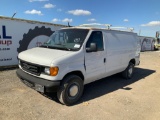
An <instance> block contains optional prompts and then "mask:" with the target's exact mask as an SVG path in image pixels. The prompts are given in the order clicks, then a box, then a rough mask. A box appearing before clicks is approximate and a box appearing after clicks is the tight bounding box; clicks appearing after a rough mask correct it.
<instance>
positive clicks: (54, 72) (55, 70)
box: [44, 67, 59, 76]
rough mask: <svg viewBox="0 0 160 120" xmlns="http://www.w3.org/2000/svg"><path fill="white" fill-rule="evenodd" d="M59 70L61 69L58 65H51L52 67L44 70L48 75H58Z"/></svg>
mask: <svg viewBox="0 0 160 120" xmlns="http://www.w3.org/2000/svg"><path fill="white" fill-rule="evenodd" d="M58 70H59V68H58V67H50V68H45V69H44V72H45V73H46V74H48V75H51V76H56V75H57V74H58Z"/></svg>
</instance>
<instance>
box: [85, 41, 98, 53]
mask: <svg viewBox="0 0 160 120" xmlns="http://www.w3.org/2000/svg"><path fill="white" fill-rule="evenodd" d="M96 51H97V44H96V43H91V44H90V47H89V48H86V52H96Z"/></svg>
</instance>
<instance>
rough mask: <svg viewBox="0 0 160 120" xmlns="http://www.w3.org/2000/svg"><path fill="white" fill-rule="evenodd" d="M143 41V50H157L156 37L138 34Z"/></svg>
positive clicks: (141, 41)
mask: <svg viewBox="0 0 160 120" xmlns="http://www.w3.org/2000/svg"><path fill="white" fill-rule="evenodd" d="M138 37H139V39H140V43H141V51H143V52H144V51H153V50H155V42H156V41H155V38H154V37H146V36H138Z"/></svg>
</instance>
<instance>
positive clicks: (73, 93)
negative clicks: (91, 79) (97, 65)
mask: <svg viewBox="0 0 160 120" xmlns="http://www.w3.org/2000/svg"><path fill="white" fill-rule="evenodd" d="M83 88H84V85H83V80H82V79H81V78H80V77H79V76H77V75H69V76H67V77H66V78H65V79H64V80H63V82H62V84H61V86H60V88H59V90H58V91H57V97H58V99H59V101H60V102H61V103H62V104H65V105H72V104H74V103H75V102H77V101H78V100H79V99H80V97H81V96H82V93H83Z"/></svg>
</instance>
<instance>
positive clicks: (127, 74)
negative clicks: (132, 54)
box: [122, 62, 134, 79]
mask: <svg viewBox="0 0 160 120" xmlns="http://www.w3.org/2000/svg"><path fill="white" fill-rule="evenodd" d="M133 71H134V64H133V63H132V62H130V63H129V65H128V67H127V68H126V69H125V70H124V71H123V72H122V76H123V77H124V78H126V79H131V78H132V76H133Z"/></svg>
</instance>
